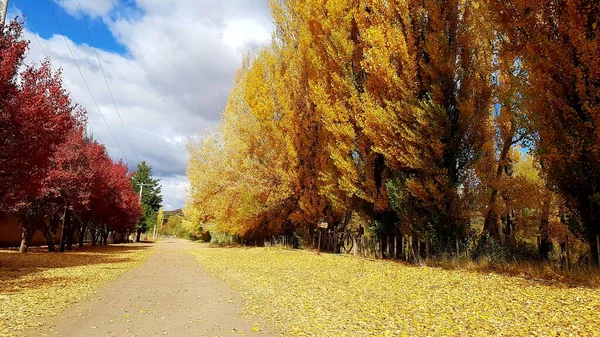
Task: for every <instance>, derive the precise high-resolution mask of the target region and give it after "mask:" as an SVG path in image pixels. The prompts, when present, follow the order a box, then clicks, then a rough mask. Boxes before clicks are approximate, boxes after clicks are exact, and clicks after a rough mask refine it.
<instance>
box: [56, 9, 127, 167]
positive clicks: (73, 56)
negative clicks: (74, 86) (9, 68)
mask: <svg viewBox="0 0 600 337" xmlns="http://www.w3.org/2000/svg"><path fill="white" fill-rule="evenodd" d="M46 3H47V4H48V8H50V12H51V13H52V16H53V17H54V21H55V22H56V25H57V26H58V29H59V30H60V34H61V35H62V37H63V40H64V41H65V44H66V45H67V49H69V53H70V54H71V58H72V59H73V62H75V66H76V67H77V70H78V71H79V75H81V78H82V79H83V83H84V84H85V87H86V88H87V90H88V92H89V93H90V96H91V97H92V101H93V102H94V105H95V106H96V108H97V109H98V112H99V113H100V117H102V120H103V121H104V124H106V128H107V129H108V132H109V133H110V135H111V136H112V139H113V140H114V141H115V144H116V145H117V147H118V148H119V150H120V151H121V153H122V154H123V158H125V160H126V161H127V163H129V159H127V156H126V155H125V151H123V149H122V148H121V145H119V142H118V141H117V138H116V137H115V135H114V133H113V132H112V130H111V129H110V126H109V125H108V122H107V121H106V118H104V115H103V114H102V110H101V109H100V106H99V105H98V102H96V98H95V97H94V94H92V90H91V89H90V86H89V85H88V83H87V81H86V80H85V76H83V72H82V71H81V68H80V67H79V63H78V62H77V59H76V58H75V55H73V51H72V50H71V47H70V46H69V42H68V41H67V38H66V36H65V33H64V32H63V30H62V27H61V26H60V23H59V22H58V19H57V18H56V14H54V9H53V8H52V5H50V1H49V0H46Z"/></svg>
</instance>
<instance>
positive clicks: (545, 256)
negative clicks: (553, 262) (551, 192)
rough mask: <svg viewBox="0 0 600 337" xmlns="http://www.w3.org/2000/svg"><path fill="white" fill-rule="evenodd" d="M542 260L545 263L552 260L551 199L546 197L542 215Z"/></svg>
mask: <svg viewBox="0 0 600 337" xmlns="http://www.w3.org/2000/svg"><path fill="white" fill-rule="evenodd" d="M539 249H540V252H539V253H540V258H541V259H542V260H543V261H548V260H549V259H550V252H551V251H552V242H551V241H550V199H549V198H546V197H544V203H543V204H542V210H541V214H540V247H539Z"/></svg>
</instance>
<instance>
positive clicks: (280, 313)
mask: <svg viewBox="0 0 600 337" xmlns="http://www.w3.org/2000/svg"><path fill="white" fill-rule="evenodd" d="M191 252H192V253H193V254H194V255H195V256H196V257H197V259H198V260H199V262H200V264H201V265H202V266H204V267H205V268H206V269H207V270H208V271H210V272H211V273H213V274H215V275H217V276H218V277H220V278H222V279H224V280H225V281H226V282H227V283H229V284H230V285H231V286H232V287H234V288H235V289H236V290H238V291H239V292H241V293H242V294H244V296H245V298H246V300H247V306H246V313H247V314H250V315H259V316H263V317H265V318H267V319H270V320H272V321H273V322H274V323H275V324H277V325H278V326H279V327H280V328H281V329H282V330H283V334H284V335H286V336H598V335H599V334H600V290H599V289H597V288H569V287H566V286H557V285H547V284H541V283H539V282H535V281H530V280H526V279H522V278H517V277H508V276H502V275H497V274H487V275H486V274H481V273H474V272H468V271H461V270H443V269H438V268H427V267H422V268H420V267H414V266H407V265H403V264H399V263H395V262H390V261H370V260H365V259H357V258H352V257H348V256H339V255H331V254H322V255H320V256H318V255H316V254H315V253H314V252H307V251H290V250H282V249H276V248H252V249H248V248H193V249H192V250H191Z"/></svg>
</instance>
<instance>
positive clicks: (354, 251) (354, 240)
mask: <svg viewBox="0 0 600 337" xmlns="http://www.w3.org/2000/svg"><path fill="white" fill-rule="evenodd" d="M352 250H353V252H352V254H353V255H354V256H356V252H357V251H358V242H357V241H356V235H352Z"/></svg>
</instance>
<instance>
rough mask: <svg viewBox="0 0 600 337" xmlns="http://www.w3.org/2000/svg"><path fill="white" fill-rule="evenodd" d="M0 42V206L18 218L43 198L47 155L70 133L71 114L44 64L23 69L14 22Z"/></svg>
mask: <svg viewBox="0 0 600 337" xmlns="http://www.w3.org/2000/svg"><path fill="white" fill-rule="evenodd" d="M0 40H1V41H2V42H0V43H2V44H3V45H2V46H1V48H0V53H1V54H0V62H2V64H1V67H0V68H1V74H0V76H1V77H2V78H0V82H1V84H0V86H2V87H3V88H2V93H1V94H0V96H1V97H0V104H1V106H0V109H1V110H0V111H1V115H0V126H1V127H0V138H2V142H1V143H0V146H1V148H0V203H1V204H2V205H3V206H2V208H3V209H4V210H5V211H9V212H18V210H19V209H22V208H23V207H26V206H27V200H26V199H27V198H30V197H32V196H33V197H35V196H37V195H38V194H40V193H43V191H42V189H43V179H44V176H45V174H46V172H47V170H48V169H49V166H50V158H51V155H52V152H53V151H54V149H55V147H56V146H57V145H59V144H60V143H61V142H62V141H63V140H64V139H65V137H66V135H67V133H68V132H69V130H70V129H71V128H73V126H74V122H75V121H76V119H77V111H76V110H77V108H76V106H75V105H73V104H72V102H71V100H70V98H69V94H68V93H67V92H66V91H65V89H64V87H63V85H62V79H61V74H60V72H59V73H53V71H52V70H51V66H50V63H49V62H48V61H44V62H43V63H42V64H40V65H35V64H34V65H31V66H25V65H24V64H23V58H24V55H25V52H26V50H27V48H28V44H27V43H26V42H25V41H24V40H23V37H22V25H21V24H20V23H19V22H18V21H16V20H13V21H12V22H11V23H10V24H9V25H8V26H6V27H3V28H2V36H1V37H0ZM20 70H22V71H20ZM40 144H43V146H40Z"/></svg>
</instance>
